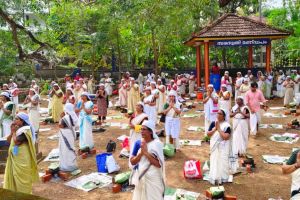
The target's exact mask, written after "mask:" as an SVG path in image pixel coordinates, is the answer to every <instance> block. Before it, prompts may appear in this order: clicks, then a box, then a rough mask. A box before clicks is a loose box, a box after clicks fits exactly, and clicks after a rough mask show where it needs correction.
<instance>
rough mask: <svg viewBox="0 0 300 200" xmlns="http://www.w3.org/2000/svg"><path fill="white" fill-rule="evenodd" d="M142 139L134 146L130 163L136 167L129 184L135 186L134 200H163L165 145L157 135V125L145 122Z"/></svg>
mask: <svg viewBox="0 0 300 200" xmlns="http://www.w3.org/2000/svg"><path fill="white" fill-rule="evenodd" d="M141 134H142V139H141V140H138V141H137V142H136V143H135V145H134V150H133V152H132V154H131V155H130V162H131V164H132V165H133V166H135V167H134V169H133V172H132V175H131V178H130V181H129V183H130V184H132V185H135V188H134V192H133V198H132V200H163V199H164V191H165V162H164V155H163V144H162V143H161V142H160V140H159V139H158V137H157V135H156V133H155V124H153V123H151V122H150V121H144V122H143V124H142V128H141Z"/></svg>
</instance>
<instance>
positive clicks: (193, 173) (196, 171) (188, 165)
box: [183, 160, 202, 179]
mask: <svg viewBox="0 0 300 200" xmlns="http://www.w3.org/2000/svg"><path fill="white" fill-rule="evenodd" d="M183 173H184V177H185V178H191V179H201V178H202V173H201V164H200V161H199V160H188V161H185V163H184V168H183Z"/></svg>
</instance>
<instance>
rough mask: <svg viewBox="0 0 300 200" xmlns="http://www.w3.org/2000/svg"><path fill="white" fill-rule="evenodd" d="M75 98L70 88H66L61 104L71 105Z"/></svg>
mask: <svg viewBox="0 0 300 200" xmlns="http://www.w3.org/2000/svg"><path fill="white" fill-rule="evenodd" d="M75 101H76V100H75V96H74V92H73V89H72V88H67V89H66V94H65V95H64V98H63V104H67V103H71V104H75Z"/></svg>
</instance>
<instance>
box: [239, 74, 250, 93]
mask: <svg viewBox="0 0 300 200" xmlns="http://www.w3.org/2000/svg"><path fill="white" fill-rule="evenodd" d="M250 88H251V87H250V84H249V78H244V80H243V84H242V85H241V87H240V93H241V96H242V97H243V98H245V95H246V92H248V91H249V90H250Z"/></svg>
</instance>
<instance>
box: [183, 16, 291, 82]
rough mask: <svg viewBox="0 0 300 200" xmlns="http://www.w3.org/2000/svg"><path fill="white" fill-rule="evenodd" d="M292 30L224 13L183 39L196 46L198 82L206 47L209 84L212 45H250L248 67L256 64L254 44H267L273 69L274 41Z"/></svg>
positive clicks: (268, 57) (205, 60) (268, 59)
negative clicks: (272, 45) (272, 53)
mask: <svg viewBox="0 0 300 200" xmlns="http://www.w3.org/2000/svg"><path fill="white" fill-rule="evenodd" d="M289 35H290V32H287V31H284V30H280V29H277V28H274V27H271V26H269V25H267V24H265V23H262V22H259V21H256V20H253V19H251V18H249V17H242V16H238V15H236V14H232V13H229V14H225V15H223V16H222V17H220V18H219V19H217V20H216V21H214V22H213V23H211V24H210V25H208V26H206V27H205V28H203V29H202V30H201V31H200V32H198V33H195V34H193V35H192V37H191V38H189V39H188V40H187V41H185V42H184V44H185V45H187V46H190V47H195V48H196V68H197V85H198V86H200V84H201V74H200V73H201V68H202V66H201V65H202V64H201V63H202V62H201V59H202V58H201V51H202V50H201V49H202V46H204V75H205V86H207V85H208V84H209V76H210V72H209V47H210V46H211V45H215V46H217V47H234V46H247V47H248V68H252V67H253V46H258V45H263V46H265V47H266V66H265V67H266V71H268V72H270V71H271V43H272V40H276V39H282V38H286V37H288V36H289Z"/></svg>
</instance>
